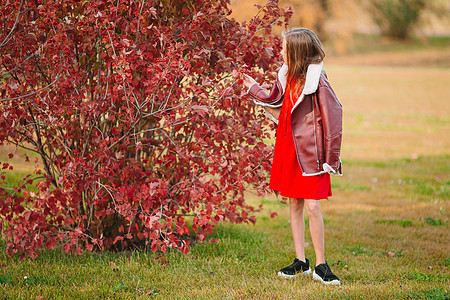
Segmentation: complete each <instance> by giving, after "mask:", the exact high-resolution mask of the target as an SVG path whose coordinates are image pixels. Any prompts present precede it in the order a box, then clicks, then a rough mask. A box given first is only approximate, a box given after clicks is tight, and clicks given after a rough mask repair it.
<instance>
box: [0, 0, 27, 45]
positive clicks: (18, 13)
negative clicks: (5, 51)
mask: <svg viewBox="0 0 450 300" xmlns="http://www.w3.org/2000/svg"><path fill="white" fill-rule="evenodd" d="M22 5H23V0H21V1H20V6H19V11H18V12H17V16H16V21H15V22H14V25H13V27H12V28H11V31H10V32H9V34H8V35H7V36H6V37H5V39H4V40H3V42H2V43H1V44H0V47H3V46H5V45H6V43H8V41H9V40H10V39H11V38H12V37H10V35H11V34H12V33H13V31H14V29H16V26H17V23H19V15H20V10H21V9H22Z"/></svg>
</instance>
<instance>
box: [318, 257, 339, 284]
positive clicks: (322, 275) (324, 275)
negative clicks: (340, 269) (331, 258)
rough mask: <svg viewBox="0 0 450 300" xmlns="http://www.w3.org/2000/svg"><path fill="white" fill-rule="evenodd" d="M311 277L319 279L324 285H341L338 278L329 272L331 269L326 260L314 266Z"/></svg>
mask: <svg viewBox="0 0 450 300" xmlns="http://www.w3.org/2000/svg"><path fill="white" fill-rule="evenodd" d="M313 279H314V280H319V281H321V282H322V283H323V284H326V285H341V282H340V281H339V278H338V277H337V276H336V275H334V274H333V272H331V269H330V267H329V266H328V264H327V263H326V262H325V263H324V264H320V265H318V266H316V269H315V270H314V273H313Z"/></svg>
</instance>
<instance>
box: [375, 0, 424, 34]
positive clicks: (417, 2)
mask: <svg viewBox="0 0 450 300" xmlns="http://www.w3.org/2000/svg"><path fill="white" fill-rule="evenodd" d="M428 2H429V1H428ZM368 5H369V6H368V7H369V12H370V13H371V17H372V19H373V20H374V22H375V23H376V24H377V25H378V27H379V28H380V30H381V33H382V34H383V35H386V36H388V37H392V38H397V39H407V38H408V37H410V35H411V33H412V29H413V28H414V26H416V25H417V24H418V22H419V20H420V17H421V15H422V13H423V11H424V10H425V8H426V7H427V1H425V0H371V1H370V2H369V4H368Z"/></svg>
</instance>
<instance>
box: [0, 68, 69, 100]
mask: <svg viewBox="0 0 450 300" xmlns="http://www.w3.org/2000/svg"><path fill="white" fill-rule="evenodd" d="M60 77H61V75H59V74H58V75H57V76H56V78H55V80H53V82H52V83H50V84H48V85H46V86H44V87H43V88H40V89H39V90H37V91H34V92H33V93H29V94H26V95H22V96H19V97H14V98H6V99H0V101H12V100H17V99H21V98H27V97H30V96H33V95H35V94H37V93H39V92H40V91H43V90H45V89H47V88H49V87H51V86H52V85H54V84H55V83H56V82H57V81H58V80H59V78H60Z"/></svg>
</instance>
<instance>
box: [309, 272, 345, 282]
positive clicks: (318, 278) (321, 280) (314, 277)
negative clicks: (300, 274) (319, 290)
mask: <svg viewBox="0 0 450 300" xmlns="http://www.w3.org/2000/svg"><path fill="white" fill-rule="evenodd" d="M313 279H314V280H319V281H320V282H322V283H323V284H325V285H341V282H340V281H339V280H336V279H335V280H332V281H324V280H323V279H322V278H321V277H320V276H319V275H317V273H316V271H314V273H313Z"/></svg>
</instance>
